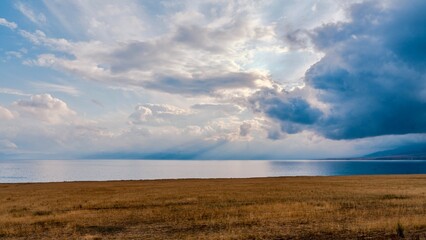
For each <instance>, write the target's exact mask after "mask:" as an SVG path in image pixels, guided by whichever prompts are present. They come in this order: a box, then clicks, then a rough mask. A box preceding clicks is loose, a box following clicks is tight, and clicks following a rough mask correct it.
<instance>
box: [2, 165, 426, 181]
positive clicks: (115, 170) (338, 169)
mask: <svg viewBox="0 0 426 240" xmlns="http://www.w3.org/2000/svg"><path fill="white" fill-rule="evenodd" d="M368 174H426V160H389V161H387V160H380V161H368V160H353V161H352V160H351V161H348V160H282V161H278V160H273V161H266V160H259V161H254V160H235V161H234V160H233V161H212V160H185V161H183V160H0V182H2V183H14V182H62V181H86V180H90V181H101V180H136V179H175V178H245V177H273V176H336V175H368Z"/></svg>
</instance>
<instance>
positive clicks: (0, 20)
mask: <svg viewBox="0 0 426 240" xmlns="http://www.w3.org/2000/svg"><path fill="white" fill-rule="evenodd" d="M0 25H3V26H5V27H7V28H10V29H12V30H13V29H16V28H17V27H18V25H17V24H16V23H14V22H9V21H7V20H6V19H4V18H0Z"/></svg>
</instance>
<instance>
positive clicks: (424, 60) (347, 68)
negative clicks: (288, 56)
mask: <svg viewBox="0 0 426 240" xmlns="http://www.w3.org/2000/svg"><path fill="white" fill-rule="evenodd" d="M424 9H426V3H425V2H424V1H413V2H410V4H403V5H400V4H396V3H395V2H392V1H389V2H386V3H385V4H382V3H379V2H375V1H367V2H364V3H360V4H354V5H352V6H351V7H350V8H349V9H348V12H349V14H350V19H351V20H350V21H349V22H339V23H330V24H326V25H324V26H321V27H319V28H316V29H314V30H312V31H311V32H310V33H309V34H310V36H311V38H312V39H311V40H312V43H313V44H314V47H315V48H316V49H317V50H319V51H322V52H323V53H324V54H325V55H324V57H323V58H322V59H321V60H320V61H319V62H317V63H316V64H314V65H313V66H312V67H311V68H310V69H309V70H308V71H307V72H306V74H305V83H306V85H307V86H308V88H312V89H313V91H315V95H316V100H317V101H319V102H321V103H323V104H325V105H326V106H327V109H326V110H320V109H319V108H317V106H314V105H312V104H310V103H308V102H307V101H306V100H304V99H300V98H297V97H295V96H292V94H284V93H278V94H276V95H273V96H272V97H265V96H262V97H260V98H258V99H255V101H254V104H257V105H259V107H260V111H262V112H263V113H265V114H266V115H267V116H269V117H271V118H274V119H276V120H278V121H279V122H280V123H281V126H282V130H283V131H284V132H287V133H295V132H299V131H301V130H303V129H311V130H314V131H316V132H318V133H320V134H322V135H324V136H326V137H328V138H331V139H355V138H364V137H373V136H382V135H392V134H408V133H425V132H426V125H425V124H424V123H425V122H426V84H425V82H426V70H425V66H426V57H425V56H426V52H425V51H426V45H425V43H426V31H425V29H424V28H423V27H422V26H424V25H425V24H426V16H425V15H424V14H423V10H424ZM302 44H303V43H302Z"/></svg>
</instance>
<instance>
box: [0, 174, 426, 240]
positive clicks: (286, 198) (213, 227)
mask: <svg viewBox="0 0 426 240" xmlns="http://www.w3.org/2000/svg"><path fill="white" fill-rule="evenodd" d="M398 225H399V227H398ZM398 231H399V233H398ZM398 234H399V235H400V236H398ZM402 235H404V237H405V238H408V239H426V175H397V176H354V177H282V178H253V179H205V180H198V179H192V180H190V179H188V180H155V181H111V182H69V183H30V184H0V238H2V239H275V240H278V239H398V238H399V237H402Z"/></svg>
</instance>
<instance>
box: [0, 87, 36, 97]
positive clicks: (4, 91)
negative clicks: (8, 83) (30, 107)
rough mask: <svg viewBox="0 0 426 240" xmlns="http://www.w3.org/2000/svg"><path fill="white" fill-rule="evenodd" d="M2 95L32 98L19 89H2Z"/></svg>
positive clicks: (0, 91) (0, 90) (0, 89)
mask: <svg viewBox="0 0 426 240" xmlns="http://www.w3.org/2000/svg"><path fill="white" fill-rule="evenodd" d="M0 93H1V94H8V95H17V96H31V94H27V93H24V92H22V91H21V90H18V89H12V88H0Z"/></svg>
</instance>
